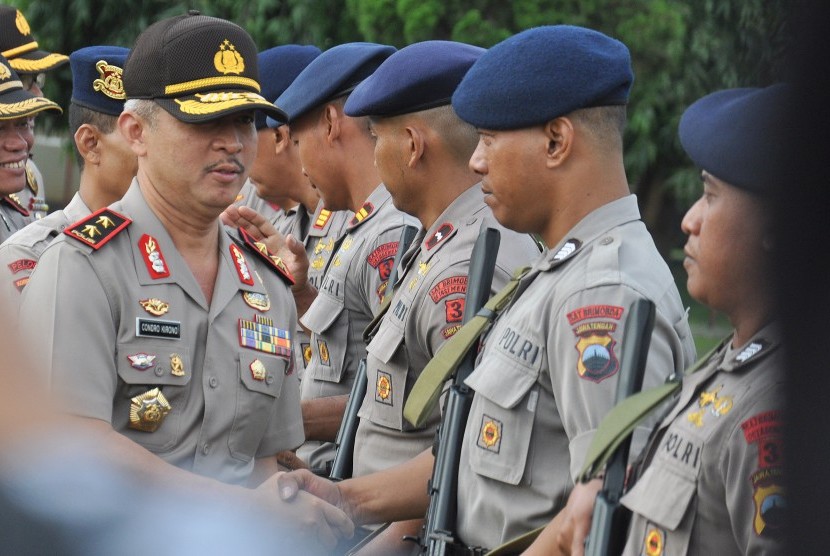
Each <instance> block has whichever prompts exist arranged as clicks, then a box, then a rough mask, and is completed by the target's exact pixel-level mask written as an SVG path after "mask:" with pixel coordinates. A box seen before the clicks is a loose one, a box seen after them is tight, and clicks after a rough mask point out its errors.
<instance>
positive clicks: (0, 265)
mask: <svg viewBox="0 0 830 556" xmlns="http://www.w3.org/2000/svg"><path fill="white" fill-rule="evenodd" d="M90 212H92V211H90V210H89V208H88V207H87V206H86V204H85V203H84V202H83V200H82V199H81V196H80V195H79V194H78V193H75V196H74V197H72V200H71V201H70V202H69V204H68V205H66V208H65V209H63V210H57V211H55V212H53V213H51V214H49V215H47V216H45V217H43V218H41V219H40V220H35V221H34V222H32V223H31V224H29V225H28V226H26V227H25V228H23V229H22V230H18V231H17V232H15V233H14V234H13V235H12V236H11V237H10V238H9V239H7V240H6V241H4V242H3V244H2V245H0V292H2V295H5V296H6V297H7V299H8V300H9V301H10V305H8V307H9V308H11V310H13V311H14V313H15V315H16V314H17V308H18V305H19V303H20V292H21V291H23V288H24V287H25V286H26V284H27V283H28V282H29V276H31V274H32V272H33V271H34V269H35V266H37V261H38V259H40V255H41V254H42V253H43V251H44V250H45V249H46V247H47V246H48V245H49V244H50V243H52V240H54V239H55V238H56V237H57V236H58V235H59V234H60V233H61V232H62V231H63V230H64V229H65V228H66V227H67V226H69V225H70V224H72V223H74V222H77V221H78V220H80V219H81V218H83V217H84V216H88V215H89V214H90Z"/></svg>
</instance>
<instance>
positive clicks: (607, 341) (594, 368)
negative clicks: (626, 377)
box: [575, 323, 620, 383]
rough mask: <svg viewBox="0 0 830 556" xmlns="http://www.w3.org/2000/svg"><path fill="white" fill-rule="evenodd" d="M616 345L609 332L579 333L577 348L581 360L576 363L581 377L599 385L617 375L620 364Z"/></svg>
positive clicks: (591, 331)
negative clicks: (615, 349) (615, 351)
mask: <svg viewBox="0 0 830 556" xmlns="http://www.w3.org/2000/svg"><path fill="white" fill-rule="evenodd" d="M591 324H602V323H591ZM608 324H611V323H608ZM616 343H617V342H616V340H614V338H613V337H612V336H611V333H610V332H607V331H603V330H587V331H584V332H582V333H577V341H576V346H575V347H576V351H577V352H578V353H579V359H578V360H577V363H576V370H577V372H578V373H579V377H580V378H584V379H586V380H590V381H592V382H597V383H598V382H602V381H603V380H605V379H606V378H608V377H610V376H613V375H614V374H616V372H617V371H618V370H619V368H620V362H619V361H618V360H617V356H616V354H615V353H614V346H615V345H616Z"/></svg>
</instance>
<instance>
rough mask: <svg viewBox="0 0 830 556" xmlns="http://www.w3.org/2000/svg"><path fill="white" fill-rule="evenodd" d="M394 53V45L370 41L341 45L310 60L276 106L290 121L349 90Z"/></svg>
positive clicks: (280, 97)
mask: <svg viewBox="0 0 830 556" xmlns="http://www.w3.org/2000/svg"><path fill="white" fill-rule="evenodd" d="M393 52H395V47H394V46H387V45H383V44H374V43H370V42H352V43H347V44H341V45H338V46H335V47H332V48H330V49H329V50H326V51H325V52H323V53H322V54H320V55H319V56H318V57H317V58H316V59H315V60H314V61H313V62H311V63H310V64H309V65H308V66H307V67H306V68H305V69H304V70H303V71H302V72H300V75H298V76H297V79H295V80H294V82H293V83H291V85H290V86H289V87H288V89H286V90H285V92H283V93H282V94H281V95H280V96H279V98H278V99H277V101H276V105H277V106H278V107H279V108H281V109H282V110H283V111H285V113H286V114H287V115H288V121H289V122H293V121H294V120H296V119H297V118H299V117H300V116H302V115H304V114H306V113H308V112H310V111H311V110H312V109H313V108H316V107H317V106H320V105H321V104H323V103H325V102H327V101H329V100H332V99H334V98H337V97H339V96H343V95H345V94H348V93H350V92H352V90H353V89H354V88H355V87H356V86H357V84H358V83H360V82H361V81H363V80H364V79H366V78H367V77H369V76H370V75H372V73H373V72H374V71H375V70H376V69H377V68H378V66H379V65H380V64H381V62H383V61H384V60H386V59H387V58H388V57H389V56H391V55H392V53H393Z"/></svg>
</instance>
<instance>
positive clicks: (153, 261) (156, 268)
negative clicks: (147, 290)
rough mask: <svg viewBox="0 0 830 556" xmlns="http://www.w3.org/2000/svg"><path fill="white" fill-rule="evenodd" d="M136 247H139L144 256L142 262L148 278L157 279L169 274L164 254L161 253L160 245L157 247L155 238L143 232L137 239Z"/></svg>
mask: <svg viewBox="0 0 830 556" xmlns="http://www.w3.org/2000/svg"><path fill="white" fill-rule="evenodd" d="M138 248H139V249H141V256H142V257H143V258H144V264H145V265H146V266H147V272H149V273H150V278H152V279H153V280H159V279H161V278H167V277H168V276H170V270H169V269H168V268H167V262H165V260H164V255H163V254H162V253H161V247H159V244H158V241H156V238H154V237H153V236H151V235H148V234H144V235H143V236H141V239H139V240H138Z"/></svg>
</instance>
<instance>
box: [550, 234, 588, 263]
mask: <svg viewBox="0 0 830 556" xmlns="http://www.w3.org/2000/svg"><path fill="white" fill-rule="evenodd" d="M581 246H582V242H581V241H579V240H578V239H569V240H568V241H566V242H565V245H563V246H562V247H560V248H559V251H557V252H556V254H555V255H554V256H553V260H554V261H564V260H565V259H567V258H568V257H570V256H571V255H573V254H574V252H575V251H576V250H577V249H579V248H580V247H581Z"/></svg>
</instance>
